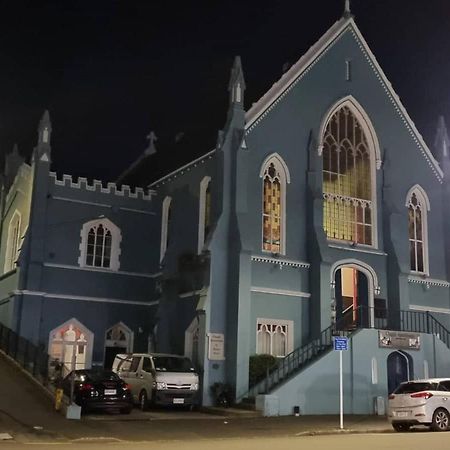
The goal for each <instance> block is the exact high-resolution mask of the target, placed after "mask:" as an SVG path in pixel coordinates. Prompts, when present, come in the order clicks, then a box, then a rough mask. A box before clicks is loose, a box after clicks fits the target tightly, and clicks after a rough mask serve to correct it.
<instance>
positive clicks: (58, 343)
mask: <svg viewBox="0 0 450 450" xmlns="http://www.w3.org/2000/svg"><path fill="white" fill-rule="evenodd" d="M93 342H94V334H93V333H92V332H91V331H90V330H89V329H87V328H86V327H85V326H84V325H83V324H82V323H81V322H79V321H78V320H77V319H75V318H73V319H70V320H68V321H67V322H65V323H63V324H62V325H60V326H59V327H57V328H55V329H53V330H52V331H51V332H50V336H49V349H48V353H49V355H50V358H51V360H52V361H56V360H57V361H58V362H59V363H61V364H62V365H63V375H65V374H67V373H68V372H70V371H71V370H73V369H87V368H90V367H91V362H92V346H93Z"/></svg>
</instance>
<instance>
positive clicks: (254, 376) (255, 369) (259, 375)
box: [248, 355, 277, 386]
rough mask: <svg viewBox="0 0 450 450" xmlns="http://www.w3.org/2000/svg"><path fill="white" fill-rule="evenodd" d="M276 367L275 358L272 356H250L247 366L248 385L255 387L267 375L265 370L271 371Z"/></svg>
mask: <svg viewBox="0 0 450 450" xmlns="http://www.w3.org/2000/svg"><path fill="white" fill-rule="evenodd" d="M276 365H277V358H275V356H272V355H252V356H250V364H249V374H248V377H249V380H248V381H249V384H250V386H253V385H255V384H256V383H258V382H259V381H261V380H263V379H264V378H265V376H266V374H267V370H269V371H270V370H271V369H273V368H274V367H275V366H276Z"/></svg>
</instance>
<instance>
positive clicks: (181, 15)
mask: <svg viewBox="0 0 450 450" xmlns="http://www.w3.org/2000/svg"><path fill="white" fill-rule="evenodd" d="M177 4H179V6H177ZM343 4H344V0H311V1H305V0H295V1H294V0H288V1H274V0H270V1H268V0H260V1H258V2H255V1H243V0H241V1H239V2H238V1H234V0H227V1H221V2H219V1H214V0H212V1H211V0H210V1H208V2H200V1H196V2H186V1H185V2H181V1H179V2H178V1H177V0H175V1H167V0H166V1H159V0H145V1H144V0H141V1H138V0H135V1H134V0H126V1H114V0H109V1H97V0H90V1H79V0H78V1H68V0H57V1H48V0H47V1H44V0H30V1H23V0H22V1H21V0H11V1H0V11H1V14H0V55H1V64H0V150H1V151H2V152H4V151H9V150H10V149H11V148H12V145H13V143H14V142H17V143H18V144H19V149H20V151H21V152H22V153H23V154H24V155H29V154H30V152H31V149H32V147H33V145H34V144H35V141H36V136H37V134H36V127H37V124H38V121H39V118H40V116H41V115H42V113H43V111H44V109H46V108H48V109H49V111H50V115H51V118H52V124H53V136H52V145H53V147H52V148H53V167H54V169H56V170H57V171H58V172H60V173H62V172H65V173H72V174H74V175H80V176H88V177H97V178H103V179H105V180H113V179H115V178H116V177H117V176H118V175H119V174H120V173H121V172H122V171H123V170H124V169H125V168H126V167H127V166H128V165H129V164H130V163H131V162H132V161H133V160H134V159H135V158H136V157H137V156H138V155H139V154H140V153H141V152H142V151H143V150H144V148H145V147H146V144H147V142H146V139H145V136H146V135H147V134H148V132H149V131H150V130H154V131H155V132H156V134H157V135H158V136H159V137H160V139H159V141H158V142H157V148H158V149H159V155H158V156H157V157H156V158H155V164H161V170H166V169H168V168H169V166H170V165H171V166H172V168H174V166H176V163H177V162H179V163H184V162H186V161H188V160H190V159H192V158H194V157H197V156H199V155H201V154H203V153H205V152H207V151H209V150H211V149H212V146H211V145H213V144H214V141H215V136H216V133H217V130H218V129H219V128H221V127H222V126H223V124H224V120H225V113H226V105H227V99H228V97H227V95H228V94H227V90H226V89H227V83H228V77H229V72H230V66H231V64H232V61H233V57H234V55H236V54H239V55H241V57H242V62H243V66H244V72H245V77H246V82H247V92H246V108H247V109H248V108H249V107H250V105H251V104H252V103H253V102H255V101H256V100H257V99H258V98H259V97H260V96H261V95H262V94H263V93H264V92H265V91H266V90H267V89H268V88H269V87H270V86H271V85H272V84H273V83H274V82H275V81H277V80H278V79H279V78H280V76H281V74H282V67H283V64H285V63H286V62H290V63H294V62H295V61H296V60H297V59H298V58H299V57H300V56H301V55H302V54H303V53H304V52H305V51H306V50H307V49H308V48H309V47H310V46H311V45H312V44H314V42H315V41H316V40H317V39H318V38H319V37H320V36H321V35H322V34H323V33H324V32H325V31H326V30H327V29H328V28H329V27H330V26H331V25H332V24H333V23H334V22H335V21H336V20H337V19H338V18H339V17H340V16H341V13H342V10H343ZM352 12H353V13H354V14H355V16H356V23H357V24H358V26H359V28H360V30H361V32H362V33H363V35H364V37H365V38H366V40H367V41H368V43H369V46H370V47H371V49H372V51H373V52H374V54H375V56H376V57H377V59H378V61H379V63H380V64H381V66H382V68H383V69H384V71H385V73H386V75H387V77H388V78H389V80H390V81H391V83H392V84H393V86H394V89H395V90H396V92H397V93H398V94H399V96H400V98H401V99H402V101H403V103H404V105H405V106H406V108H407V110H408V111H409V113H410V115H411V117H412V118H413V120H414V121H415V123H416V125H417V127H418V129H419V131H421V133H422V134H423V135H424V137H425V139H426V140H427V142H428V144H429V145H430V146H431V145H432V138H433V135H434V127H435V123H436V121H437V116H438V115H439V114H443V115H444V116H445V117H446V119H447V120H450V1H449V0H353V1H352ZM203 131H204V132H205V134H204V135H205V142H202V141H203V140H202V139H201V138H198V136H199V135H200V134H201V132H203ZM180 132H184V133H186V135H189V133H193V134H194V135H195V136H196V142H197V140H198V146H197V145H196V146H195V147H194V148H193V149H192V150H191V151H190V154H181V155H180V154H179V153H176V152H175V153H174V154H171V151H172V150H171V143H172V142H173V140H174V138H175V136H176V135H177V134H178V133H180ZM211 143H212V144H211ZM163 166H164V167H163Z"/></svg>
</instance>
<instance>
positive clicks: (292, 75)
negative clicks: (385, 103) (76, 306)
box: [246, 16, 443, 183]
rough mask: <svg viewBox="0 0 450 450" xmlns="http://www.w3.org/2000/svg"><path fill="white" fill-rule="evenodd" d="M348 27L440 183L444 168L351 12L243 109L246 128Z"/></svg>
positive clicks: (252, 125)
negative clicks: (255, 100) (407, 109)
mask: <svg viewBox="0 0 450 450" xmlns="http://www.w3.org/2000/svg"><path fill="white" fill-rule="evenodd" d="M348 30H349V31H350V32H351V33H352V35H353V37H354V38H355V40H356V42H357V43H358V45H359V47H360V49H361V51H362V52H363V54H364V56H365V58H366V59H367V62H368V63H369V64H370V66H371V67H372V69H373V71H374V72H375V74H376V76H377V78H378V80H379V82H380V83H381V85H382V87H383V89H384V91H385V92H386V95H387V96H388V97H389V99H390V101H391V102H392V104H393V106H394V108H395V110H396V111H397V113H398V114H399V116H400V118H401V119H402V121H403V123H404V124H405V126H406V128H407V129H408V131H409V133H410V135H411V137H412V138H413V140H414V142H415V143H416V145H417V147H418V148H419V150H420V151H421V153H422V155H423V156H424V158H425V160H426V161H427V164H428V166H429V167H430V168H431V170H432V171H433V173H434V174H435V176H436V177H437V178H438V180H439V181H440V182H441V183H442V179H443V172H442V169H441V168H440V167H439V164H438V162H437V161H436V159H435V158H434V156H433V155H432V153H431V151H430V149H429V148H428V146H427V144H426V143H425V141H424V139H423V137H422V135H421V134H420V133H419V131H418V130H417V128H416V126H415V124H414V122H413V121H412V119H411V117H410V116H409V114H408V112H407V111H406V109H405V107H404V106H403V104H402V102H401V101H400V98H399V96H398V95H397V94H396V93H395V91H394V89H393V87H392V85H391V83H390V82H389V80H388V79H387V77H386V75H385V73H384V72H383V69H382V68H381V67H380V65H379V64H378V61H377V60H376V58H375V56H374V54H373V53H372V51H371V50H370V48H369V45H368V44H367V42H366V40H365V39H364V37H363V36H362V34H361V32H360V31H359V29H358V27H357V26H356V23H355V21H354V20H353V18H352V17H351V16H349V17H345V16H344V17H342V18H341V19H340V20H338V21H337V22H335V23H334V24H333V26H332V27H331V28H329V29H328V31H327V32H326V33H325V34H324V35H323V36H322V37H321V38H320V39H319V40H318V41H317V42H316V43H315V44H314V45H313V46H312V47H310V48H309V50H308V51H307V52H306V53H305V54H304V55H303V56H302V57H301V58H300V59H299V60H298V61H297V62H296V63H295V64H294V65H293V66H292V67H291V68H290V69H289V70H288V71H287V72H286V73H285V74H283V76H282V77H281V78H280V80H279V81H278V82H276V83H275V84H273V86H272V87H271V88H270V89H269V90H268V91H267V92H266V93H265V94H264V95H263V96H262V97H261V98H260V99H259V100H258V101H257V102H256V103H254V104H253V105H252V107H251V108H250V109H249V110H248V111H247V113H246V130H247V133H249V132H250V131H251V130H252V128H253V127H254V126H255V125H256V124H257V123H258V122H259V121H260V120H261V119H262V118H263V117H264V116H265V115H266V114H268V113H269V111H270V110H271V109H272V108H273V107H274V106H275V105H276V104H277V103H278V102H279V101H280V100H281V99H282V98H283V97H284V96H285V95H286V94H287V93H288V92H289V91H290V90H291V89H292V88H293V87H294V86H295V85H296V84H297V82H298V81H300V80H301V78H303V76H304V75H305V74H306V73H307V72H308V71H309V70H310V69H311V68H312V66H314V64H315V63H316V62H317V61H319V60H320V58H321V57H322V56H323V55H324V54H325V53H326V52H327V50H328V49H329V48H330V47H331V46H332V45H333V44H334V42H335V41H336V40H337V39H339V37H340V36H341V35H343V34H344V33H345V32H346V31H348Z"/></svg>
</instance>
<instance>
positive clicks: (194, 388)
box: [189, 383, 198, 391]
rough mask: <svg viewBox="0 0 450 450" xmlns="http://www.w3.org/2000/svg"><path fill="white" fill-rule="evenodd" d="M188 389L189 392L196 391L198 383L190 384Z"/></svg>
mask: <svg viewBox="0 0 450 450" xmlns="http://www.w3.org/2000/svg"><path fill="white" fill-rule="evenodd" d="M189 389H190V390H191V391H198V383H192V384H191V387H190V388H189Z"/></svg>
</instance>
